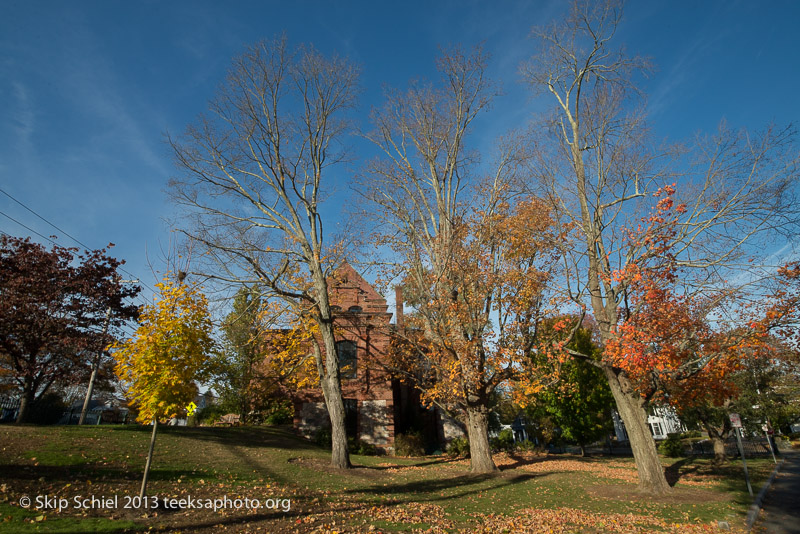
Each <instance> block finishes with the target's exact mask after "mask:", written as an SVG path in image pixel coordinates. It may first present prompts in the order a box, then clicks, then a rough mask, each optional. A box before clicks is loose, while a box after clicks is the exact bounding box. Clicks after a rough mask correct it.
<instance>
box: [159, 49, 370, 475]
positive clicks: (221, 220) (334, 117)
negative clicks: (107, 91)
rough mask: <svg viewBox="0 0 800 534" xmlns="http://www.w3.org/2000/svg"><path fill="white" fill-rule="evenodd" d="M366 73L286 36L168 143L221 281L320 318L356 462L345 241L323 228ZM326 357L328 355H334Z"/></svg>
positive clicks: (328, 370)
mask: <svg viewBox="0 0 800 534" xmlns="http://www.w3.org/2000/svg"><path fill="white" fill-rule="evenodd" d="M357 79H358V72H357V69H356V68H355V67H353V66H352V65H351V64H349V63H348V62H347V61H345V60H343V59H341V58H338V57H332V58H325V57H323V56H322V55H321V54H319V53H318V52H316V51H315V50H314V49H313V48H311V47H300V48H297V49H294V50H293V49H290V48H289V46H288V45H287V43H286V40H285V39H277V40H275V41H271V42H262V43H259V44H257V45H255V46H252V47H251V48H249V49H248V51H247V52H246V53H245V54H243V55H242V56H240V57H238V58H236V59H235V60H234V64H233V67H232V68H231V70H230V72H229V74H228V77H227V80H226V83H225V85H224V87H223V88H222V89H221V90H220V92H219V94H218V96H217V97H216V98H215V99H214V100H213V101H212V102H211V103H210V106H209V107H210V113H209V114H207V115H204V116H202V117H201V118H200V119H199V120H198V121H197V123H196V124H195V125H193V126H190V127H189V128H188V129H187V130H186V133H185V134H184V135H183V136H182V137H181V138H180V139H172V140H171V145H172V147H173V149H174V153H175V157H176V161H177V164H178V167H179V169H180V170H181V176H179V177H177V178H175V179H174V180H172V182H171V185H170V188H171V191H172V193H173V196H174V198H175V199H176V201H177V202H178V203H179V204H181V205H182V206H184V207H186V208H187V210H186V215H187V221H188V222H187V224H186V225H185V226H184V228H183V231H184V233H185V234H186V235H187V236H188V237H189V238H190V239H191V240H192V241H193V242H194V243H195V244H196V246H198V247H200V249H203V250H204V251H205V252H207V254H201V255H200V257H201V258H202V259H203V260H208V261H207V264H206V265H205V268H203V269H200V270H202V271H204V274H206V275H208V276H210V277H211V278H213V279H214V280H216V281H217V282H219V283H222V284H225V283H228V284H232V285H238V284H247V285H248V286H251V287H256V288H257V289H258V291H260V292H261V294H262V298H263V299H265V300H267V301H269V300H272V299H280V300H282V301H283V302H284V304H285V305H287V306H289V307H291V308H292V313H293V314H294V315H295V316H300V315H305V316H308V317H310V318H312V319H313V321H314V322H315V323H316V327H317V328H318V330H319V336H318V337H315V338H314V339H313V342H312V343H311V349H312V353H313V355H314V361H315V362H316V370H317V373H318V377H319V382H320V385H321V386H322V391H323V393H324V397H325V403H326V406H327V409H328V413H329V415H330V418H331V424H332V434H333V445H332V458H331V461H332V464H333V465H334V466H335V467H339V468H346V467H349V466H350V460H349V456H348V452H347V437H346V434H345V425H344V402H343V399H342V393H341V380H340V371H339V366H338V363H337V358H335V357H329V356H330V355H334V354H336V346H335V340H334V331H333V318H332V315H331V304H330V297H329V290H328V277H329V276H330V275H331V274H332V272H333V270H334V269H335V268H336V267H337V266H338V264H339V263H340V262H341V260H342V257H341V256H342V251H343V247H342V241H341V240H338V239H336V238H335V237H334V236H333V234H332V233H331V231H330V230H329V229H328V228H327V227H326V226H325V224H324V217H323V213H324V211H323V205H324V202H323V201H324V199H325V198H326V196H327V195H328V194H330V193H331V191H332V186H331V185H332V184H331V181H332V179H333V173H334V172H335V167H334V166H335V165H336V164H338V163H340V162H341V161H342V160H343V159H344V157H345V152H344V146H343V141H344V136H345V135H347V133H348V131H349V127H350V124H349V121H348V118H347V112H348V110H349V109H350V108H352V107H353V106H354V104H355V96H356V92H357V87H356V84H357ZM326 356H328V357H326Z"/></svg>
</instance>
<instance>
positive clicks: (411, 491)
mask: <svg viewBox="0 0 800 534" xmlns="http://www.w3.org/2000/svg"><path fill="white" fill-rule="evenodd" d="M548 474H549V473H548ZM548 474H533V473H525V474H520V475H515V476H507V475H499V474H497V473H488V474H464V475H459V476H455V477H449V478H435V479H425V480H413V481H409V482H405V483H401V484H396V483H394V484H392V485H391V486H390V487H387V486H385V485H383V484H374V485H372V486H368V487H366V488H364V487H361V488H354V489H350V490H346V491H344V493H345V494H351V495H363V494H372V495H380V496H386V494H387V493H388V492H391V493H392V494H401V495H404V496H408V498H403V499H393V500H389V501H387V502H385V503H384V504H386V505H400V504H405V503H408V502H411V501H413V502H440V501H449V500H452V499H461V498H463V497H466V496H469V495H475V494H478V493H485V492H489V491H494V490H498V489H500V488H503V487H506V486H511V485H516V484H520V483H522V482H526V481H528V480H532V479H534V478H542V477H545V476H548ZM490 480H491V481H493V482H494V483H493V484H491V485H489V486H488V487H487V486H486V485H485V484H484V483H485V482H487V481H490ZM453 489H458V490H461V491H456V492H453V493H451V494H448V495H445V494H444V493H443V492H444V491H445V490H453Z"/></svg>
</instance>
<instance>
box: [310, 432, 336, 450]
mask: <svg viewBox="0 0 800 534" xmlns="http://www.w3.org/2000/svg"><path fill="white" fill-rule="evenodd" d="M314 443H316V444H317V445H319V446H320V447H324V448H328V449H329V448H331V446H332V445H333V435H332V434H331V429H330V428H320V429H319V430H317V433H316V434H314Z"/></svg>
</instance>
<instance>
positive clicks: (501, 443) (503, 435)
mask: <svg viewBox="0 0 800 534" xmlns="http://www.w3.org/2000/svg"><path fill="white" fill-rule="evenodd" d="M490 444H491V446H492V449H494V450H496V451H511V450H513V449H514V433H513V432H512V431H511V429H510V428H506V429H503V430H501V431H500V433H499V434H498V435H497V437H496V438H492V439H491V440H490Z"/></svg>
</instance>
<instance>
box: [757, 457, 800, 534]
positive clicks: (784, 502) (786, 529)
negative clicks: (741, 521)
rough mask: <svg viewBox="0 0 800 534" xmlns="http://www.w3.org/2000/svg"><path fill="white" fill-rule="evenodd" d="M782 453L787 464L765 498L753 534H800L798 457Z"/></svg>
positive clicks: (799, 470) (799, 474)
mask: <svg viewBox="0 0 800 534" xmlns="http://www.w3.org/2000/svg"><path fill="white" fill-rule="evenodd" d="M781 453H782V454H783V457H784V458H785V459H786V462H785V463H784V464H783V467H782V468H781V470H780V472H778V476H777V477H776V478H775V481H774V482H773V483H772V487H771V488H770V489H769V490H768V491H767V495H766V497H764V505H763V506H762V512H761V515H760V516H759V520H758V521H757V522H756V524H755V525H753V530H752V532H754V533H759V534H800V453H798V452H796V451H792V452H790V451H786V452H783V451H781Z"/></svg>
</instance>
